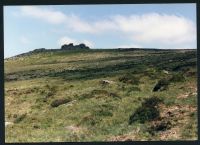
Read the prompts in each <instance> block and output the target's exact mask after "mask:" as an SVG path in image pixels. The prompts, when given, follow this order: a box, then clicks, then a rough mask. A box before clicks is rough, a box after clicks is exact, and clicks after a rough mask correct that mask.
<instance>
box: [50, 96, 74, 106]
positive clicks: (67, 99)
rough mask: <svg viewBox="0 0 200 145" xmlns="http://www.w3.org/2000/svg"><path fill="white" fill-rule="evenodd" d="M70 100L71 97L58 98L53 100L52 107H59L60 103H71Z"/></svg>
mask: <svg viewBox="0 0 200 145" xmlns="http://www.w3.org/2000/svg"><path fill="white" fill-rule="evenodd" d="M70 101H71V99H69V98H61V99H56V100H54V101H52V102H51V107H58V106H60V105H63V104H66V103H69V102H70Z"/></svg>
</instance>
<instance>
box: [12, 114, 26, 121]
mask: <svg viewBox="0 0 200 145" xmlns="http://www.w3.org/2000/svg"><path fill="white" fill-rule="evenodd" d="M25 118H26V114H22V115H19V116H18V115H16V116H15V120H14V123H19V122H21V121H22V120H24V119H25Z"/></svg>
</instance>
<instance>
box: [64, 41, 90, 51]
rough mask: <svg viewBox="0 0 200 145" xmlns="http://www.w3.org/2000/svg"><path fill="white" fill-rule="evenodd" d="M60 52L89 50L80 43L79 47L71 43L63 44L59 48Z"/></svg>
mask: <svg viewBox="0 0 200 145" xmlns="http://www.w3.org/2000/svg"><path fill="white" fill-rule="evenodd" d="M61 49H62V50H75V49H76V50H77V49H80V50H82V49H90V48H89V47H88V46H86V45H85V44H83V43H81V44H79V45H74V44H73V43H69V44H64V45H62V46H61Z"/></svg>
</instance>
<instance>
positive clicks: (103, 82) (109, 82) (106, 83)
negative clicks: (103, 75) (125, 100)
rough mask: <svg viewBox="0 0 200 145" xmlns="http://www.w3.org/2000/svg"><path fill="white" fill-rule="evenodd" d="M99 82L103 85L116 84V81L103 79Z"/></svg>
mask: <svg viewBox="0 0 200 145" xmlns="http://www.w3.org/2000/svg"><path fill="white" fill-rule="evenodd" d="M99 83H100V84H101V85H108V84H114V81H109V80H101V81H100V82H99Z"/></svg>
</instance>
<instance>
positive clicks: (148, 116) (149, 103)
mask: <svg viewBox="0 0 200 145" xmlns="http://www.w3.org/2000/svg"><path fill="white" fill-rule="evenodd" d="M160 102H162V100H161V99H159V98H157V97H155V96H153V97H151V98H148V99H146V100H145V101H144V102H143V103H142V105H141V106H140V107H139V108H137V109H136V111H135V112H134V113H133V114H132V115H131V116H130V118H129V124H132V123H134V122H136V121H139V122H140V123H145V122H146V121H151V120H154V119H156V118H158V117H159V116H160V112H159V110H158V108H157V105H158V104H159V103H160Z"/></svg>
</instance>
